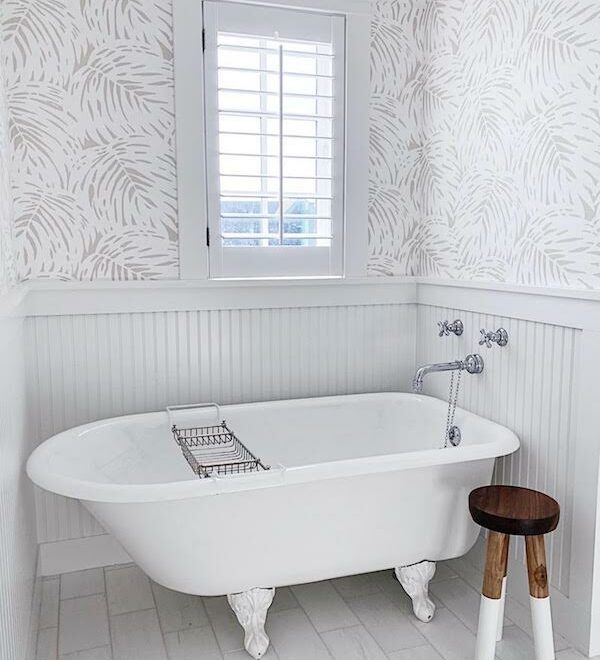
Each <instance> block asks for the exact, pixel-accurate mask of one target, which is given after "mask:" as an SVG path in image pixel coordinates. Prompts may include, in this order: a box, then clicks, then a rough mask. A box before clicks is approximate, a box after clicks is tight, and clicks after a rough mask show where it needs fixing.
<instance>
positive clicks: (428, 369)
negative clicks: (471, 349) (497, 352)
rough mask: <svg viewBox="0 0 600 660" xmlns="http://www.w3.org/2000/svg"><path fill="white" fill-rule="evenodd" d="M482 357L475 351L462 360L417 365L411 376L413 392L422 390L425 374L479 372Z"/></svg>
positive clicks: (481, 366)
mask: <svg viewBox="0 0 600 660" xmlns="http://www.w3.org/2000/svg"><path fill="white" fill-rule="evenodd" d="M483 366H484V363H483V358H482V357H481V355H478V354H477V353H473V354H471V355H467V357H466V358H465V359H464V360H455V361H454V362H437V363H434V364H426V365H424V366H422V367H419V368H418V369H417V371H416V373H415V377H414V378H413V384H412V385H413V392H417V393H420V392H422V391H423V379H424V378H425V376H426V375H427V374H433V373H437V372H439V371H466V372H467V373H469V374H480V373H481V372H482V371H483Z"/></svg>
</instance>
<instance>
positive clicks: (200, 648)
mask: <svg viewBox="0 0 600 660" xmlns="http://www.w3.org/2000/svg"><path fill="white" fill-rule="evenodd" d="M165 646H166V647H167V655H168V656H169V660H198V659H199V658H202V660H222V657H223V656H222V655H221V650H220V649H219V645H218V644H217V640H216V639H215V634H214V632H213V630H212V628H211V627H210V626H204V627H203V628H189V629H188V630H180V631H178V632H170V633H167V634H166V635H165Z"/></svg>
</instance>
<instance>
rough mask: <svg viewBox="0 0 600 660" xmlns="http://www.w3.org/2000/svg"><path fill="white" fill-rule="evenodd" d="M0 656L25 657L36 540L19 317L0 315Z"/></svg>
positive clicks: (13, 659) (30, 623) (32, 625)
mask: <svg viewBox="0 0 600 660" xmlns="http://www.w3.org/2000/svg"><path fill="white" fill-rule="evenodd" d="M0 365H2V368H1V370H0V521H1V531H0V658H6V659H7V660H8V659H10V660H26V658H27V654H28V651H30V650H31V641H32V640H31V631H32V629H33V630H35V629H36V627H37V622H36V620H35V617H33V618H32V612H33V608H32V595H33V584H34V578H35V568H36V557H37V542H36V535H35V531H36V530H35V509H34V501H33V489H32V486H31V483H30V482H29V480H28V479H27V478H26V477H25V474H24V469H23V467H24V463H25V460H26V458H27V455H28V454H29V450H30V447H29V437H30V434H29V429H28V428H27V426H26V419H27V417H26V408H25V401H26V393H25V380H24V361H23V319H22V318H19V317H6V316H2V315H0Z"/></svg>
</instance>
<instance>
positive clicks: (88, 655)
mask: <svg viewBox="0 0 600 660" xmlns="http://www.w3.org/2000/svg"><path fill="white" fill-rule="evenodd" d="M59 660H112V651H111V650H110V646H101V647H100V648H97V649H89V650H87V651H75V653H65V654H63V655H61V656H60V658H59Z"/></svg>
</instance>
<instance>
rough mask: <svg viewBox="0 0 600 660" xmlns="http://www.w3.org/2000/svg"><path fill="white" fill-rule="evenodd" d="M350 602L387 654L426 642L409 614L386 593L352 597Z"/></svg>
mask: <svg viewBox="0 0 600 660" xmlns="http://www.w3.org/2000/svg"><path fill="white" fill-rule="evenodd" d="M348 604H349V605H350V607H351V608H352V610H353V611H354V613H355V614H356V615H357V616H358V618H359V619H360V620H361V622H362V624H363V625H364V626H365V628H366V629H367V630H368V631H369V633H370V634H371V635H372V636H373V637H374V638H375V640H376V641H377V643H378V644H379V646H381V648H382V649H383V650H384V651H385V652H386V653H391V652H392V651H399V650H400V649H406V648H411V647H413V646H422V645H423V644H425V643H426V640H425V639H424V637H423V635H421V634H420V633H419V632H418V630H417V629H416V628H415V627H414V626H413V625H412V623H411V622H410V620H409V618H408V616H407V615H406V614H405V613H404V612H402V610H401V609H400V608H398V607H396V605H394V603H393V602H392V601H391V600H390V599H389V598H388V597H387V595H386V594H384V593H379V594H371V595H369V596H359V597H358V598H350V599H348Z"/></svg>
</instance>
